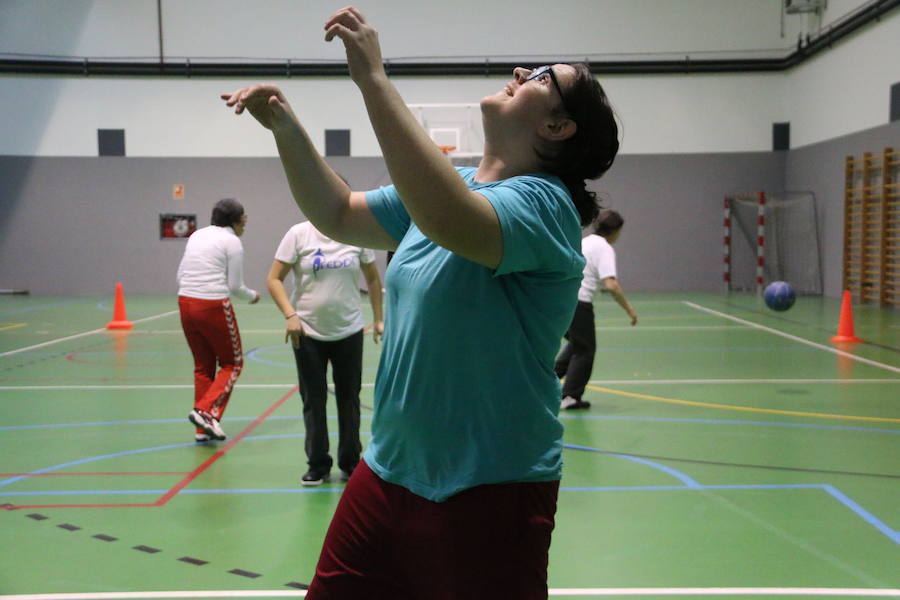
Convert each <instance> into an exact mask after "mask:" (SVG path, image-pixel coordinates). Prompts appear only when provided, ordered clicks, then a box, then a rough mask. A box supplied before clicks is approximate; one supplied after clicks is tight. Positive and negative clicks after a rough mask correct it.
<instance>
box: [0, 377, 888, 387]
mask: <svg viewBox="0 0 900 600" xmlns="http://www.w3.org/2000/svg"><path fill="white" fill-rule="evenodd" d="M588 383H590V384H591V385H644V384H646V385H672V384H678V383H688V384H691V385H694V384H701V385H703V384H711V385H724V384H732V383H734V384H746V383H778V384H799V383H827V384H832V383H846V384H856V383H900V379H898V378H894V379H646V380H645V379H597V380H593V379H592V380H590V381H589V382H588ZM0 389H2V388H0Z"/></svg>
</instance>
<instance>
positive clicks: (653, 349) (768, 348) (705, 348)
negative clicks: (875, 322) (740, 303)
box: [597, 346, 818, 354]
mask: <svg viewBox="0 0 900 600" xmlns="http://www.w3.org/2000/svg"><path fill="white" fill-rule="evenodd" d="M761 350H762V351H766V352H770V351H772V350H778V351H779V352H815V351H817V350H818V348H813V347H804V346H796V347H793V346H686V347H684V348H671V347H650V346H629V347H628V348H622V347H609V346H607V347H606V348H597V354H601V353H605V352H614V353H616V354H624V353H634V352H668V353H673V352H677V353H679V354H683V353H685V352H728V353H733V352H759V351H761Z"/></svg>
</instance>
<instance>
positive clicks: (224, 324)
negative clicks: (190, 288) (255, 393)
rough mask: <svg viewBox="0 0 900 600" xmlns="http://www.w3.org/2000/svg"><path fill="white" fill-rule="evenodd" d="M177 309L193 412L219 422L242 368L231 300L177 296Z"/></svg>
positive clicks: (242, 360) (237, 331) (238, 333)
mask: <svg viewBox="0 0 900 600" xmlns="http://www.w3.org/2000/svg"><path fill="white" fill-rule="evenodd" d="M178 308H179V309H180V311H181V327H182V329H184V337H185V338H187V343H188V346H190V348H191V354H193V355H194V408H195V409H196V410H202V411H206V412H208V413H209V414H211V415H212V416H213V417H215V418H216V419H221V418H222V414H223V413H224V412H225V407H226V406H228V399H229V398H230V397H231V390H232V388H233V387H234V383H235V382H236V381H237V378H238V376H239V375H240V374H241V369H242V368H243V365H244V359H243V352H242V351H241V332H240V331H239V330H238V324H237V319H236V318H235V316H234V309H233V308H232V306H231V300H229V299H228V298H225V299H224V300H201V299H199V298H188V297H186V296H179V297H178ZM217 362H218V366H219V372H218V373H216V363H217ZM198 431H199V430H198Z"/></svg>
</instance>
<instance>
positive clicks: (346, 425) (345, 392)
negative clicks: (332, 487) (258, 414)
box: [294, 330, 363, 473]
mask: <svg viewBox="0 0 900 600" xmlns="http://www.w3.org/2000/svg"><path fill="white" fill-rule="evenodd" d="M362 349H363V332H362V331H361V330H360V331H358V332H357V333H355V334H353V335H351V336H349V337H346V338H344V339H342V340H335V341H333V342H323V341H320V340H314V339H312V338H310V337H308V336H303V337H301V338H300V347H299V348H294V358H295V359H296V361H297V377H298V379H299V380H300V397H301V398H302V399H303V424H304V425H305V427H306V443H305V448H306V458H307V462H308V464H309V468H310V470H315V471H319V472H322V473H325V472H328V471H330V470H331V466H332V464H333V461H332V459H331V456H330V455H329V454H328V423H327V421H326V416H325V404H326V402H327V400H328V382H327V380H326V375H327V372H328V363H331V376H332V380H333V381H334V394H335V397H336V399H337V409H338V452H337V463H338V467H339V468H340V469H341V470H343V471H346V472H347V473H352V472H353V468H354V467H356V464H357V463H358V462H359V455H360V452H362V444H361V443H360V441H359V390H360V388H361V387H362Z"/></svg>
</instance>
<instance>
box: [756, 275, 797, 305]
mask: <svg viewBox="0 0 900 600" xmlns="http://www.w3.org/2000/svg"><path fill="white" fill-rule="evenodd" d="M763 298H765V300H766V306H768V307H769V308H771V309H772V310H777V311H778V312H782V311H785V310H787V309H789V308H790V307H792V306H793V305H794V301H795V300H796V299H797V295H796V294H795V293H794V288H792V287H791V284H789V283H785V282H784V281H773V282H772V283H770V284H769V285H768V286H766V291H765V292H764V293H763Z"/></svg>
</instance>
